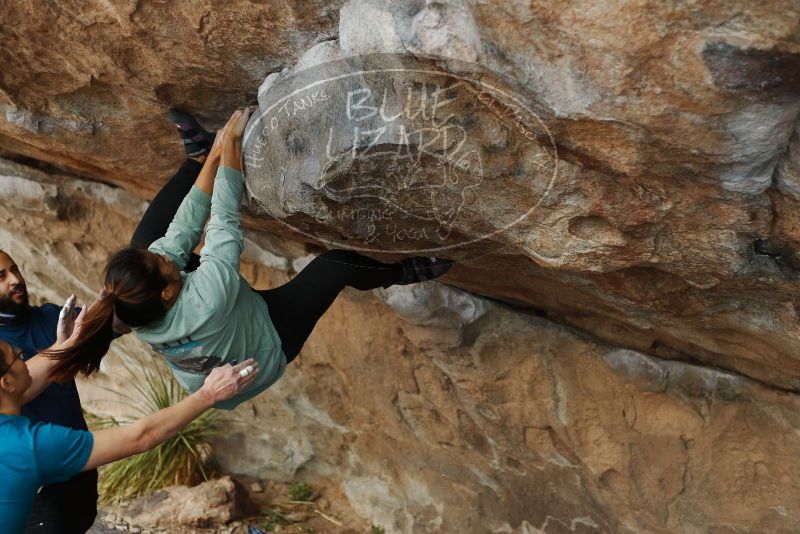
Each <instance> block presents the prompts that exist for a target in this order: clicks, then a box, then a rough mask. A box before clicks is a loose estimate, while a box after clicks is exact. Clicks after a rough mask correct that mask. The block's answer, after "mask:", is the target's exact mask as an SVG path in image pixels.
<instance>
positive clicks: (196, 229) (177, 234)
mask: <svg viewBox="0 0 800 534" xmlns="http://www.w3.org/2000/svg"><path fill="white" fill-rule="evenodd" d="M224 139H225V134H224V132H222V131H220V132H218V133H217V137H216V139H215V140H214V145H213V146H212V147H211V152H210V153H209V155H208V157H207V158H206V161H205V163H204V164H203V168H202V169H201V170H200V174H199V175H198V176H197V180H195V183H194V185H193V186H192V188H191V189H190V190H189V193H188V194H187V195H186V197H185V198H184V199H183V201H182V202H181V205H180V207H179V208H178V211H177V212H176V213H175V217H174V218H173V219H172V222H171V223H170V225H169V228H168V229H167V233H166V234H165V235H164V237H162V238H160V239H157V240H156V241H155V242H154V243H152V244H151V245H150V246H149V247H148V250H150V251H151V252H155V253H156V254H161V255H163V256H167V257H168V258H170V259H171V260H172V261H173V262H174V263H175V264H176V265H177V266H178V268H179V269H180V270H185V269H186V265H187V263H188V261H189V258H190V256H191V254H192V251H193V250H194V248H195V247H196V246H197V244H198V243H199V242H200V235H201V234H202V233H203V227H204V226H205V224H206V221H208V216H209V213H210V208H211V194H212V193H213V191H214V177H215V176H216V172H217V167H218V166H219V162H220V158H221V150H222V145H223V143H224Z"/></svg>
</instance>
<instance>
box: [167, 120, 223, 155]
mask: <svg viewBox="0 0 800 534" xmlns="http://www.w3.org/2000/svg"><path fill="white" fill-rule="evenodd" d="M169 120H171V121H172V123H173V124H174V125H175V127H176V128H177V129H178V134H179V135H180V136H181V139H183V148H184V150H185V151H186V157H189V158H196V157H198V156H205V155H207V154H208V153H209V152H210V151H211V145H213V144H214V137H215V136H216V134H215V133H212V132H207V131H206V130H204V129H203V127H202V126H200V123H198V122H197V120H196V119H195V118H194V117H192V116H191V115H190V114H189V113H187V112H185V111H183V110H181V109H178V108H172V109H170V110H169Z"/></svg>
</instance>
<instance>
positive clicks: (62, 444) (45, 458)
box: [0, 297, 259, 534]
mask: <svg viewBox="0 0 800 534" xmlns="http://www.w3.org/2000/svg"><path fill="white" fill-rule="evenodd" d="M73 304H74V297H71V298H70V300H69V301H68V303H67V305H66V306H65V307H64V308H63V311H62V312H60V317H61V318H60V320H59V322H58V327H57V329H58V338H57V341H56V343H57V345H58V344H61V343H64V342H65V341H68V340H69V334H70V330H71V329H72V325H73V324H77V325H78V326H76V327H75V330H79V329H80V327H81V326H80V316H79V317H78V320H77V323H76V320H75V317H74V314H72V313H70V308H71V307H72V305H73ZM24 354H25V353H24V350H23V349H21V348H20V347H15V346H12V345H10V344H9V343H6V342H5V341H0V481H2V483H0V525H2V532H4V533H6V532H7V533H10V534H17V533H21V532H24V530H25V525H26V521H27V518H28V515H29V513H30V511H31V508H32V507H33V503H34V500H35V499H36V495H37V490H39V489H40V488H41V487H42V486H45V485H49V484H54V483H58V482H62V481H64V480H68V479H71V478H73V477H75V476H76V475H78V474H79V473H81V472H87V471H91V470H96V469H97V467H99V466H101V465H104V464H107V463H111V462H115V461H117V460H120V459H122V458H126V457H128V456H132V455H134V454H139V453H142V452H144V451H146V450H148V449H151V448H153V447H155V446H156V445H158V444H160V443H163V442H164V441H166V440H168V439H169V438H171V437H173V436H174V435H175V434H177V433H178V431H180V430H181V429H182V428H184V427H185V426H186V425H188V424H189V423H190V422H191V421H192V420H193V419H195V418H196V417H198V416H199V415H200V414H202V413H203V412H204V411H206V410H207V409H209V408H211V407H212V406H213V405H214V404H216V403H218V402H221V401H224V400H228V399H230V398H231V397H234V396H235V395H237V394H239V393H240V392H241V391H242V390H243V389H244V388H246V387H247V386H248V385H249V384H250V383H251V382H252V381H253V379H254V378H255V376H256V375H257V374H258V371H259V369H258V363H257V362H256V361H255V360H253V359H249V360H247V361H245V362H242V363H241V364H239V365H236V366H231V365H225V366H222V367H217V368H215V369H214V370H213V371H212V372H211V374H210V375H208V378H207V379H206V381H205V383H204V384H203V387H202V388H201V389H200V390H198V391H197V392H196V393H194V394H192V395H189V396H188V397H186V398H185V399H183V400H182V401H181V402H179V403H177V404H176V405H174V406H171V407H169V408H166V409H164V410H160V411H158V412H156V413H154V414H151V415H148V416H147V417H144V418H142V419H140V420H138V421H136V422H135V423H132V424H130V425H127V426H122V427H118V428H111V429H105V430H100V431H97V432H89V431H87V430H76V429H73V428H68V427H65V426H61V425H56V424H52V423H43V422H36V421H34V420H32V419H31V418H29V417H26V416H25V415H23V414H22V410H23V406H24V405H25V404H26V403H29V402H31V401H33V400H34V399H35V398H36V396H37V395H38V394H39V393H41V392H42V391H43V390H45V389H46V388H47V387H48V374H49V371H50V369H51V367H52V365H53V364H54V363H55V362H54V361H53V360H50V359H47V358H45V357H43V356H34V357H33V358H30V359H29V360H28V361H27V362H26V361H25V360H24Z"/></svg>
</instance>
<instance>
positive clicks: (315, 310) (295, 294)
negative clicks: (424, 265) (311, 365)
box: [259, 250, 403, 361]
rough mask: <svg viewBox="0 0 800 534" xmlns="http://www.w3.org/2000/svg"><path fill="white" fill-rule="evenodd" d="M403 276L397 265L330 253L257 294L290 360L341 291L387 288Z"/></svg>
mask: <svg viewBox="0 0 800 534" xmlns="http://www.w3.org/2000/svg"><path fill="white" fill-rule="evenodd" d="M402 274H403V267H402V265H401V264H399V263H381V262H379V261H377V260H373V259H372V258H368V257H367V256H363V255H361V254H358V253H357V252H353V251H350V250H329V251H328V252H325V253H324V254H321V255H319V256H317V257H316V258H314V260H312V261H311V263H309V264H308V266H306V268H305V269H303V270H302V271H301V272H300V273H298V274H297V276H295V277H294V278H293V279H292V280H291V281H290V282H288V283H286V284H284V285H282V286H280V287H276V288H274V289H267V290H265V291H259V293H260V294H261V296H262V297H263V298H264V300H265V301H266V303H267V307H268V308H269V314H270V317H271V318H272V322H273V324H274V325H275V329H276V330H277V331H278V335H279V336H280V338H281V342H282V344H283V351H284V354H286V358H287V360H288V361H291V360H293V359H294V358H295V357H296V356H297V354H298V353H299V352H300V349H301V348H303V344H305V342H306V339H308V336H309V335H310V334H311V331H312V330H313V329H314V326H315V325H316V324H317V321H319V319H320V317H322V315H323V314H324V313H325V312H326V311H327V310H328V308H329V307H330V305H331V304H333V301H334V300H336V297H337V296H338V295H339V293H340V292H341V291H342V289H344V288H345V287H346V286H350V287H354V288H356V289H358V290H360V291H367V290H370V289H375V288H378V287H389V286H391V285H393V284H394V283H396V282H397V281H398V280H400V278H401V276H402Z"/></svg>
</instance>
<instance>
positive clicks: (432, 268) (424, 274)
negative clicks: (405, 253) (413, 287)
mask: <svg viewBox="0 0 800 534" xmlns="http://www.w3.org/2000/svg"><path fill="white" fill-rule="evenodd" d="M400 264H401V265H402V266H403V276H401V277H400V281H399V282H397V285H400V286H404V285H407V284H417V283H419V282H426V281H428V280H433V279H434V278H439V277H440V276H442V275H443V274H444V273H446V272H447V271H449V270H450V268H451V267H452V266H453V262H452V260H445V259H441V258H434V257H427V256H415V257H413V258H406V259H404V260H401V261H400Z"/></svg>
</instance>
